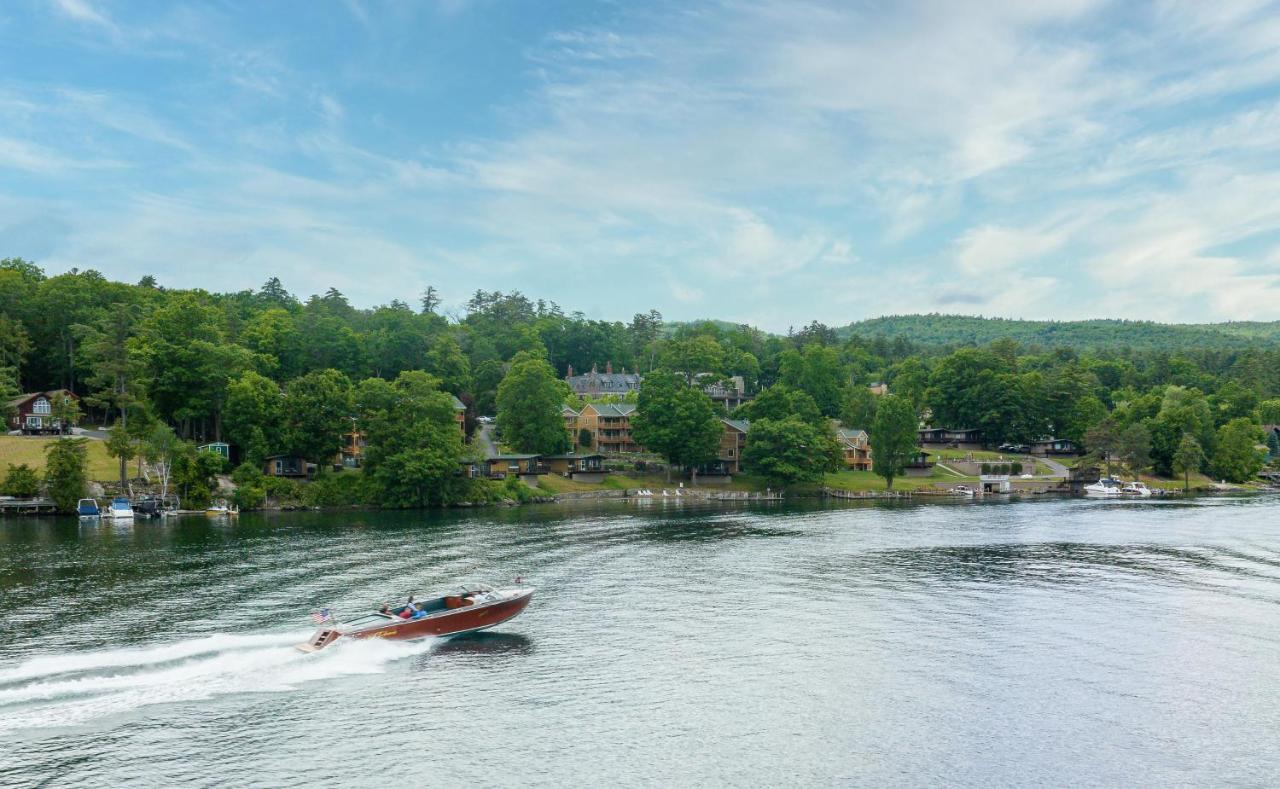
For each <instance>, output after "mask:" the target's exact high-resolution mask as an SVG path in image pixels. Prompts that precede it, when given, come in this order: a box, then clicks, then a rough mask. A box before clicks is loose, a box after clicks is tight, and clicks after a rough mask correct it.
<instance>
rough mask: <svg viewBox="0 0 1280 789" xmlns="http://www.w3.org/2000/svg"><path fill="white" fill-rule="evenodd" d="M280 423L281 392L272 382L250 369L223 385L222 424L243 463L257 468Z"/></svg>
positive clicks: (281, 426)
mask: <svg viewBox="0 0 1280 789" xmlns="http://www.w3.org/2000/svg"><path fill="white" fill-rule="evenodd" d="M284 426H285V421H284V395H283V394H282V393H281V391H280V387H279V386H276V383H275V381H272V380H271V379H270V378H267V377H266V376H265V375H261V374H259V373H256V372H254V371H252V370H250V371H248V372H246V373H244V374H243V375H241V376H240V377H239V378H237V379H236V380H234V381H232V382H231V383H230V384H229V385H228V386H227V407H226V416H225V417H223V427H224V428H225V430H226V433H227V438H229V439H230V440H231V442H232V443H233V444H235V445H236V446H237V447H239V449H240V453H241V457H243V458H244V460H245V462H247V463H252V464H253V465H255V466H257V467H259V468H260V467H261V466H262V463H263V461H265V460H266V459H267V458H268V457H269V456H270V455H271V454H272V453H273V452H274V451H275V450H276V448H277V442H278V441H279V435H280V433H281V431H282V430H283V429H284Z"/></svg>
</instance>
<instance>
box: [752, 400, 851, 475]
mask: <svg viewBox="0 0 1280 789" xmlns="http://www.w3.org/2000/svg"><path fill="white" fill-rule="evenodd" d="M829 432H830V431H824V430H822V429H820V428H818V427H815V426H814V425H812V424H809V423H808V422H805V421H803V420H802V419H800V418H799V417H795V416H788V417H784V418H782V419H761V420H759V421H756V422H752V423H751V430H750V432H748V433H747V446H746V447H745V448H744V449H743V450H742V463H743V465H744V466H746V467H747V468H748V469H750V470H751V473H753V474H759V475H760V476H762V477H764V478H765V479H767V480H769V481H770V482H771V483H774V484H777V485H790V484H794V483H796V482H811V481H815V480H819V479H821V478H822V475H823V473H824V472H826V471H829V470H831V469H832V468H833V456H832V452H831V449H832V447H834V446H835V441H834V439H832V438H831V436H830V435H829ZM838 457H839V450H838V448H837V449H836V451H835V458H838Z"/></svg>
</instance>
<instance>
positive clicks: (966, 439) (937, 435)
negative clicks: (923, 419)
mask: <svg viewBox="0 0 1280 789" xmlns="http://www.w3.org/2000/svg"><path fill="white" fill-rule="evenodd" d="M916 440H917V443H919V444H920V445H921V446H924V447H930V446H933V447H948V448H950V449H982V431H981V430H978V429H976V428H969V427H960V428H950V427H922V428H920V430H919V431H918V436H917V439H916Z"/></svg>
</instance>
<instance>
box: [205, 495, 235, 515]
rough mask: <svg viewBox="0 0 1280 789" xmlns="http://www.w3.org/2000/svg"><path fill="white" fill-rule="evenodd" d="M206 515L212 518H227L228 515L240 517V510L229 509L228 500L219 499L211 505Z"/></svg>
mask: <svg viewBox="0 0 1280 789" xmlns="http://www.w3.org/2000/svg"><path fill="white" fill-rule="evenodd" d="M205 514H206V515H208V516H209V517H211V518H217V517H226V516H228V515H239V514H240V510H238V509H233V508H231V507H228V506H227V500H226V499H218V500H217V501H216V502H214V503H213V504H211V505H209V509H207V510H205Z"/></svg>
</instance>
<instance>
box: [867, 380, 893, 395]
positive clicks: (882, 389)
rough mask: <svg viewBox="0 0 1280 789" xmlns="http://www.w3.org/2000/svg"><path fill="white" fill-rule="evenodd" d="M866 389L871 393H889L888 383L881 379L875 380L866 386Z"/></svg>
mask: <svg viewBox="0 0 1280 789" xmlns="http://www.w3.org/2000/svg"><path fill="white" fill-rule="evenodd" d="M867 390H868V391H870V392H871V394H873V395H887V394H889V385H888V384H887V383H884V382H883V381H876V382H875V383H873V384H872V385H871V386H868V387H867Z"/></svg>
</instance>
